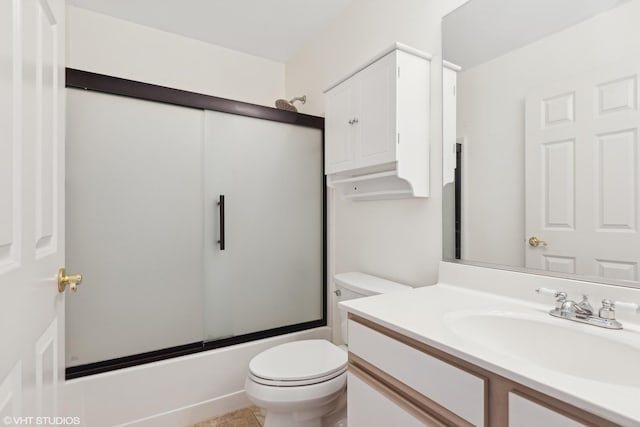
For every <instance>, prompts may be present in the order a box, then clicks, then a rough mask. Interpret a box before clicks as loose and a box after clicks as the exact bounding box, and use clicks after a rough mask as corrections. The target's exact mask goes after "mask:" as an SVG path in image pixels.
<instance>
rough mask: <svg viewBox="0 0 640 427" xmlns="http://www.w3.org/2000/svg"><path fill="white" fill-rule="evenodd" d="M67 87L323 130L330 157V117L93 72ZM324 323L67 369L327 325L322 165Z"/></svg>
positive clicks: (131, 362) (91, 368)
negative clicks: (326, 132) (327, 130)
mask: <svg viewBox="0 0 640 427" xmlns="http://www.w3.org/2000/svg"><path fill="white" fill-rule="evenodd" d="M66 87H67V88H73V89H84V90H90V91H94V92H100V93H105V94H110V95H119V96H125V97H128V98H135V99H141V100H145V101H152V102H160V103H164V104H171V105H177V106H180V107H186V108H194V109H198V110H210V111H217V112H222V113H229V114H235V115H239V116H245V117H253V118H256V119H262V120H270V121H274V122H280V123H288V124H292V125H296V126H303V127H308V128H313V129H319V130H320V131H321V132H322V157H323V159H324V118H323V117H317V116H311V115H308V114H301V113H295V112H291V111H284V110H278V109H275V108H270V107H265V106H262V105H255V104H250V103H247V102H240V101H234V100H231V99H225V98H219V97H216V96H211V95H204V94H201V93H195V92H188V91H184V90H179V89H173V88H169V87H164V86H158V85H153V84H149V83H143V82H138V81H134V80H127V79H122V78H118V77H112V76H108V75H104V74H97V73H92V72H88V71H82V70H76V69H73V68H67V69H66ZM322 174H323V180H322V184H323V186H322V275H323V277H322V319H318V320H313V321H310V322H304V323H298V324H294V325H287V326H282V327H279V328H273V329H268V330H265V331H258V332H253V333H249V334H244V335H237V336H233V337H229V338H222V339H218V340H213V341H198V342H194V343H190V344H185V345H180V346H175V347H170V348H165V349H160V350H155V351H150V352H145V353H139V354H134V355H130V356H125V357H118V358H115V359H109V360H104V361H100V362H94V363H88V364H85V365H78V366H73V367H68V368H66V370H65V377H66V379H67V380H69V379H73V378H79V377H84V376H87V375H93V374H98V373H102V372H108V371H113V370H116V369H122V368H128V367H131V366H137V365H142V364H145V363H151V362H156V361H159V360H165V359H171V358H174V357H179V356H184V355H188V354H193V353H199V352H202V351H208V350H213V349H216V348H221V347H227V346H231V345H235V344H241V343H246V342H250V341H256V340H260V339H263V338H270V337H274V336H278V335H284V334H288V333H292V332H299V331H304V330H307V329H313V328H317V327H321V326H326V325H327V186H326V176H325V174H324V161H323V165H322Z"/></svg>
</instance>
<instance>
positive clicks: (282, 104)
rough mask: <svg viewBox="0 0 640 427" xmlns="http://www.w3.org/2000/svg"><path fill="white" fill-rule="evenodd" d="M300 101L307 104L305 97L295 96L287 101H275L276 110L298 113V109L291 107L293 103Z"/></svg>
mask: <svg viewBox="0 0 640 427" xmlns="http://www.w3.org/2000/svg"><path fill="white" fill-rule="evenodd" d="M296 101H300V102H302V103H303V104H304V103H306V102H307V95H302V96H297V97H295V98H293V99H291V100H289V101H287V100H286V99H276V108H278V109H280V110H286V111H293V112H294V113H297V112H298V109H297V108H296V107H295V106H294V105H293V103H294V102H296Z"/></svg>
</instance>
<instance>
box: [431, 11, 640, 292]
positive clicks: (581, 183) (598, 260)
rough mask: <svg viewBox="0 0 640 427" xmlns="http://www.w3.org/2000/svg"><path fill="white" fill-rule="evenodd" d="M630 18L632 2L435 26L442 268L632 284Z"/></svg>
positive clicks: (637, 274) (639, 254)
mask: <svg viewBox="0 0 640 427" xmlns="http://www.w3.org/2000/svg"><path fill="white" fill-rule="evenodd" d="M638 22H640V0H626V1H625V0H561V1H558V0H543V1H541V0H470V1H469V2H467V3H466V4H464V5H463V6H461V7H460V8H458V9H456V10H455V11H453V12H452V13H450V14H449V15H447V16H446V17H445V18H444V19H443V25H442V31H443V58H444V60H445V64H444V78H443V85H444V88H443V93H444V101H443V109H444V112H443V118H444V130H443V135H444V138H443V144H444V146H443V153H444V155H443V164H444V166H443V171H444V172H443V181H444V196H443V199H444V200H443V202H444V203H443V204H444V208H443V215H444V225H445V230H444V253H445V259H453V258H459V259H462V260H463V261H468V262H474V263H483V264H493V265H497V266H503V267H509V268H517V269H521V268H524V269H527V270H531V271H537V272H541V271H545V272H550V273H552V274H560V275H565V274H569V275H579V276H581V278H584V279H589V280H591V279H596V280H598V281H603V282H610V283H615V284H621V285H627V286H640V265H639V264H640V234H639V233H638V227H640V202H639V200H640V153H639V147H638V144H639V142H638V137H639V136H638V132H639V131H638V129H639V128H640V112H639V110H638V80H639V78H640V55H638V52H640V25H638ZM456 147H457V148H456ZM456 151H457V155H456ZM456 167H457V173H456ZM457 210H458V211H459V214H458V216H456V211H457Z"/></svg>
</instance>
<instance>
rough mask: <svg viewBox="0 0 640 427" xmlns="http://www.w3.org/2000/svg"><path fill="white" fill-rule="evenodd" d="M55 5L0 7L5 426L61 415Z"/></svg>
mask: <svg viewBox="0 0 640 427" xmlns="http://www.w3.org/2000/svg"><path fill="white" fill-rule="evenodd" d="M64 7H65V6H64V1H63V0H4V1H2V2H0V95H1V96H0V200H2V203H0V294H1V295H2V297H1V298H0V346H1V347H0V348H1V350H0V421H1V422H4V423H5V424H17V423H18V422H20V420H18V419H15V420H14V419H12V418H11V417H37V416H42V417H47V416H48V417H52V416H57V415H60V414H59V413H58V408H59V406H60V403H61V400H62V397H61V396H60V390H61V387H60V385H61V382H62V381H63V379H64V295H63V294H59V293H58V290H57V283H56V275H57V270H58V268H59V267H61V266H63V264H64V210H63V208H64V160H63V159H64V120H63V118H64V92H63V91H64V36H65V27H64ZM6 417H10V418H6ZM22 421H25V422H23V424H34V425H35V424H36V423H37V421H36V420H32V421H31V422H29V420H24V419H23V420H22ZM40 421H41V422H40V424H42V425H45V424H46V425H51V424H53V422H54V421H55V420H42V419H41V420H40ZM47 421H49V422H47Z"/></svg>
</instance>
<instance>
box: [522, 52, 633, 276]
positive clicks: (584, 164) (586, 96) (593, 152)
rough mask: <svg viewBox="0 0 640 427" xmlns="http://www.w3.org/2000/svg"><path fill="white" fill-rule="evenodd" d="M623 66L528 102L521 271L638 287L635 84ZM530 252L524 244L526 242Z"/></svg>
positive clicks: (552, 89)
mask: <svg viewBox="0 0 640 427" xmlns="http://www.w3.org/2000/svg"><path fill="white" fill-rule="evenodd" d="M639 72H640V65H639V64H638V63H637V62H635V61H634V62H632V61H625V63H624V64H612V65H611V66H609V67H606V68H603V69H599V70H595V71H591V72H589V73H587V74H584V75H582V76H577V77H575V78H573V79H571V80H570V81H565V82H557V83H555V84H554V85H551V86H549V87H547V88H545V89H544V90H539V91H537V92H534V93H532V94H531V95H530V96H529V97H527V100H526V142H525V143H526V147H525V153H526V159H525V164H526V230H525V231H526V238H527V239H529V237H531V236H535V237H537V238H538V239H540V240H542V241H544V242H545V243H546V245H545V244H540V245H538V246H537V247H533V246H531V245H527V246H528V247H527V251H526V266H527V267H529V268H537V269H543V270H550V271H557V272H563V273H577V274H581V275H588V276H601V277H608V278H612V279H623V280H634V281H637V280H640V276H639V272H638V263H640V251H639V250H638V248H639V247H640V235H639V234H638V226H639V222H640V213H639V209H638V208H639V205H638V203H639V202H638V199H639V189H640V170H639V169H640V157H639V153H638V129H639V127H640V112H639V111H638V78H639V76H640V75H639ZM523 244H527V242H523Z"/></svg>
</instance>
